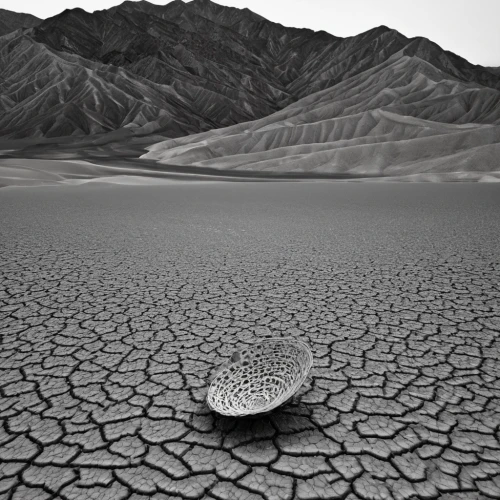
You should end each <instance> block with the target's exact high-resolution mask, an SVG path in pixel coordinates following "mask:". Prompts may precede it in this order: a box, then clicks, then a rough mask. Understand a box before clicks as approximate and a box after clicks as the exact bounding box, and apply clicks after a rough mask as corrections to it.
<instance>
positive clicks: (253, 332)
mask: <svg viewBox="0 0 500 500" xmlns="http://www.w3.org/2000/svg"><path fill="white" fill-rule="evenodd" d="M0 213H1V224H0V245H1V247H0V248H1V259H0V277H1V283H0V314H1V318H0V321H1V323H0V328H1V331H2V336H1V342H2V347H1V351H0V356H1V358H0V370H1V372H0V373H1V374H0V388H1V389H0V390H1V394H0V396H1V397H0V419H1V422H2V428H1V429H0V476H1V480H0V499H2V500H3V499H9V500H10V499H13V500H30V499H32V500H45V499H47V500H48V499H60V498H61V499H68V500H77V499H78V500H80V499H82V500H83V499H86V500H87V499H88V500H90V499H92V500H119V499H129V500H146V499H148V498H154V499H156V500H173V499H176V500H177V499H204V500H208V499H224V500H263V499H265V500H292V499H300V500H315V499H337V498H338V499H348V500H355V499H370V500H381V499H395V500H400V499H424V498H425V499H434V498H440V499H446V500H473V499H486V498H500V435H499V431H500V248H499V247H500V245H499V243H500V230H499V228H500V185H495V184H484V185H482V184H412V185H408V184H370V183H366V184H364V183H363V184H362V183H359V184H349V183H344V184H342V183H328V182H311V183H244V184H237V183H218V182H217V183H179V184H176V183H173V184H172V185H167V186H156V187H155V186H143V187H140V186H110V185H103V184H93V185H86V186H78V187H68V186H65V187H38V188H4V189H1V190H0ZM267 336H293V337H299V338H301V339H303V340H306V341H307V342H308V343H309V345H310V346H311V349H312V351H313V354H314V367H313V370H312V372H311V375H312V376H311V378H310V380H309V381H308V382H307V384H306V385H305V386H304V387H303V388H302V390H301V392H300V393H299V395H298V396H297V397H296V398H295V399H294V400H293V401H292V403H291V404H289V405H288V406H286V407H284V408H282V409H281V410H278V411H276V412H275V413H274V414H272V415H270V416H266V417H262V418H260V419H254V420H238V419H231V418H222V417H217V416H216V415H213V414H212V413H210V411H209V410H208V408H207V406H206V405H205V402H204V400H205V396H206V391H207V384H208V378H209V376H210V374H211V373H212V371H213V370H214V368H215V367H216V366H218V365H219V364H220V363H222V362H223V361H225V360H227V358H228V357H229V356H230V355H231V353H232V352H233V351H234V350H235V349H237V348H239V347H241V346H243V345H244V344H246V343H247V344H251V343H252V342H253V341H255V340H256V339H258V338H262V337H267Z"/></svg>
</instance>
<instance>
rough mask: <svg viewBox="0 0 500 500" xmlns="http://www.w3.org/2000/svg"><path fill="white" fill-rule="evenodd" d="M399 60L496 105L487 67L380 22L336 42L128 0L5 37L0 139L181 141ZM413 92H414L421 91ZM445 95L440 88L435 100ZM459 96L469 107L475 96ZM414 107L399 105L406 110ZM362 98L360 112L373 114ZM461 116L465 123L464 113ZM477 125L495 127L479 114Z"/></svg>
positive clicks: (202, 2)
mask: <svg viewBox="0 0 500 500" xmlns="http://www.w3.org/2000/svg"><path fill="white" fill-rule="evenodd" d="M398 59H400V60H419V61H422V63H424V62H425V63H426V64H428V65H430V67H432V72H433V74H437V75H438V77H437V78H434V80H433V81H436V83H437V82H438V81H439V80H440V79H443V80H446V81H449V82H450V83H449V86H450V88H451V87H453V86H454V85H462V86H464V85H465V87H467V86H471V88H475V89H477V91H478V92H479V93H480V94H481V96H482V95H483V94H484V95H489V96H491V99H494V96H495V95H497V94H496V93H497V90H496V89H498V88H500V78H499V76H498V74H495V72H494V71H489V70H487V69H486V68H481V67H478V66H473V65H471V64H469V63H468V62H467V61H465V60H464V59H462V58H460V57H458V56H455V55H454V54H451V53H449V52H445V51H443V50H442V49H440V48H439V47H438V46H437V45H435V44H433V43H432V42H429V41H428V40H426V39H421V38H417V39H411V40H409V39H407V38H406V37H404V36H403V35H401V34H400V33H398V32H397V31H394V30H390V29H389V28H386V27H379V28H376V29H373V30H370V31H368V32H366V33H362V34H360V35H358V36H355V37H350V38H345V39H343V38H338V37H335V36H333V35H330V34H327V33H325V32H318V33H315V32H313V31H310V30H306V29H295V28H286V27H283V26H281V25H279V24H276V23H272V22H269V21H267V20H265V19H264V18H262V17H261V16H259V15H257V14H255V13H253V12H251V11H249V10H248V9H242V10H240V9H235V8H230V7H223V6H220V5H217V4H215V3H213V2H210V1H209V0H194V1H192V2H189V3H183V2H182V1H180V0H176V1H174V2H171V3H169V4H167V5H164V6H160V5H153V4H150V3H148V2H125V3H123V4H121V5H119V6H117V7H114V8H112V9H109V10H105V11H98V12H95V13H93V14H90V13H87V12H85V11H83V10H81V9H73V10H66V11H64V12H63V13H61V14H60V15H58V16H55V17H53V18H50V19H47V20H45V21H43V22H42V23H41V24H39V25H38V26H36V27H33V28H31V29H28V30H23V31H16V32H14V33H10V34H8V35H5V36H3V37H0V74H1V75H2V79H1V80H0V136H3V137H8V138H24V137H33V136H35V137H42V136H44V137H58V136H68V135H75V136H79V135H86V134H102V133H107V132H111V131H114V130H117V129H123V128H127V129H129V130H130V131H131V133H133V134H134V135H147V134H151V133H157V134H162V135H163V136H165V137H169V138H178V137H181V136H185V135H187V134H194V133H199V132H204V131H208V130H211V129H215V128H221V127H228V126H232V125H236V124H239V123H242V122H248V121H251V120H255V119H262V118H264V117H268V116H270V115H272V114H273V113H276V112H280V110H282V109H283V108H285V107H286V106H289V105H291V104H293V103H296V102H297V101H298V100H300V99H304V98H307V96H311V95H313V94H315V93H318V92H320V94H318V95H321V92H322V91H325V90H326V89H330V88H332V89H335V88H337V87H338V88H339V89H341V88H342V87H341V85H342V84H344V82H348V81H349V82H352V81H356V80H353V78H354V79H356V77H359V76H360V75H364V74H365V73H366V72H367V71H368V72H370V71H375V72H376V74H377V75H379V77H377V78H381V81H383V82H384V81H386V80H387V78H389V76H390V75H389V74H388V72H391V71H393V69H392V66H391V65H392V64H394V61H396V60H398ZM389 61H391V62H390V63H388V62H389ZM384 68H385V69H384ZM384 71H385V73H384ZM380 72H382V73H380ZM380 75H382V76H380ZM384 75H385V76H384ZM411 75H413V76H414V78H416V79H418V75H417V74H416V73H411ZM339 85H340V87H339ZM388 85H389V84H388ZM415 85H416V87H415V88H416V89H417V90H411V92H420V90H418V89H420V87H419V86H418V84H417V83H415ZM442 87H443V86H442V85H441V87H440V88H442ZM377 88H380V85H378V84H377ZM460 88H462V87H460ZM408 90H409V91H410V89H409V87H408ZM480 91H482V92H480ZM339 92H340V91H339ZM339 92H336V93H334V95H335V99H337V100H338V99H340V98H341V94H340V93H339ZM419 95H420V94H417V97H416V98H415V99H414V100H415V102H413V104H412V105H411V106H410V108H411V110H409V111H408V113H411V114H412V116H416V115H418V116H420V117H422V116H424V115H425V111H424V109H423V108H422V106H423V107H424V108H426V106H427V100H425V101H422V99H420V98H419V97H418V96H419ZM474 95H475V94H474ZM478 95H479V94H478ZM447 96H448V94H446V90H443V91H442V94H441V98H444V97H447ZM448 97H449V96H448ZM461 99H462V98H461ZM463 99H464V100H465V101H467V103H468V104H467V105H468V106H469V107H473V108H474V105H473V104H472V103H471V102H470V100H471V99H473V95H472V94H470V95H467V96H466V97H463ZM467 99H468V100H467ZM411 100H412V99H411V98H407V99H406V101H405V103H403V104H404V105H406V106H407V107H408V106H409V102H410V101H411ZM299 102H303V101H299ZM363 102H364V101H363ZM363 102H361V103H360V104H359V110H360V111H362V110H364V111H367V110H368V109H372V108H370V106H368V107H367V108H366V109H365V108H363ZM417 102H420V105H417V104H416V103H417ZM439 102H441V101H439ZM461 102H462V101H460V100H456V101H453V103H454V104H453V106H454V109H455V111H454V114H453V117H454V118H453V121H456V120H459V119H460V118H456V115H457V114H460V111H459V108H460V106H461V104H460V103H461ZM481 102H482V101H481ZM403 104H402V105H403ZM336 106H337V107H336V109H337V108H339V109H340V108H342V107H343V104H338V105H336ZM419 106H420V107H419ZM436 106H438V107H439V106H442V107H444V106H447V104H445V103H444V101H443V102H441V104H436V103H435V102H434V101H433V103H432V105H431V108H429V110H428V111H427V114H429V115H433V116H434V115H436V113H438V112H437V111H436V109H437V108H436ZM334 107H335V106H334ZM291 109H293V110H296V109H297V108H296V105H294V106H293V107H292V108H291ZM408 109H409V108H408ZM292 112H293V113H295V111H292ZM397 112H398V113H400V114H403V113H405V112H406V111H405V109H403V108H401V109H399V111H397ZM445 114H446V113H441V114H440V116H441V118H440V120H441V121H444V122H446V120H447V119H446V118H444V115H445ZM278 116H281V115H278ZM340 116H341V115H338V114H335V113H333V114H332V117H337V118H339V117H340ZM462 120H465V122H467V115H464V116H463V117H462ZM474 120H475V122H476V123H493V122H492V120H493V118H492V117H491V116H489V115H488V112H487V111H486V110H484V112H482V113H479V114H477V116H474Z"/></svg>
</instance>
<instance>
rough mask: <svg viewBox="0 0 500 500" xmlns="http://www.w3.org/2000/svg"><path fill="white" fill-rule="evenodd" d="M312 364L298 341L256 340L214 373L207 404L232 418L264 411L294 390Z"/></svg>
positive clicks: (283, 401)
mask: <svg viewBox="0 0 500 500" xmlns="http://www.w3.org/2000/svg"><path fill="white" fill-rule="evenodd" d="M312 364H313V357H312V354H311V351H310V349H309V347H308V346H307V344H305V343H304V342H301V341H300V340H296V339H292V338H273V339H266V340H263V341H261V342H258V343H256V344H254V345H252V346H251V347H248V348H245V349H243V350H241V351H237V352H235V353H234V354H233V355H232V357H231V360H230V364H229V366H226V367H225V368H223V369H222V370H221V371H220V372H219V373H218V374H217V376H216V377H215V378H214V380H213V381H212V383H211V385H210V388H209V390H208V395H207V403H208V406H209V407H210V409H212V410H214V411H216V412H217V413H220V414H221V415H226V416H233V417H243V416H247V415H257V414H261V413H268V412H269V411H271V410H274V409H275V408H277V407H278V406H281V405H282V404H283V403H285V402H286V401H288V400H289V399H290V398H291V397H292V396H293V395H294V394H295V393H296V392H297V390H298V389H299V388H300V386H301V385H302V384H303V383H304V380H305V379H306V377H307V375H308V373H309V370H310V369H311V367H312Z"/></svg>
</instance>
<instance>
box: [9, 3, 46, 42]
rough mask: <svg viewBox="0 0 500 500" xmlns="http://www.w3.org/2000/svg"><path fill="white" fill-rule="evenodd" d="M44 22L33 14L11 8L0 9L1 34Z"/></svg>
mask: <svg viewBox="0 0 500 500" xmlns="http://www.w3.org/2000/svg"><path fill="white" fill-rule="evenodd" d="M41 22H42V20H41V19H38V17H35V16H32V15H31V14H21V13H19V12H11V11H10V10H5V9H0V36H3V35H7V34H8V33H11V32H12V31H16V30H18V29H22V28H32V27H33V26H38V25H39V24H40V23H41Z"/></svg>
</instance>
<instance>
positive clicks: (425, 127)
mask: <svg viewBox="0 0 500 500" xmlns="http://www.w3.org/2000/svg"><path fill="white" fill-rule="evenodd" d="M144 158H147V159H155V160H157V161H159V162H161V163H171V164H177V165H196V166H202V167H211V168H219V169H237V170H259V171H292V172H316V173H318V172H321V173H352V174H356V175H359V174H367V175H394V174H401V175H403V174H404V175H406V174H411V173H421V172H429V171H430V172H452V171H495V170H500V162H499V160H498V159H499V158H500V92H499V91H497V90H495V89H492V88H487V87H484V86H481V85H479V84H477V83H465V82H460V81H457V80H455V79H453V78H452V77H450V76H449V75H447V74H446V73H444V72H442V71H441V70H439V69H437V68H436V67H434V66H433V65H431V64H429V63H428V62H426V61H423V60H422V59H420V58H419V57H417V56H409V55H407V54H406V53H405V52H404V51H400V52H399V53H397V54H395V55H394V56H392V57H391V58H389V59H388V60H387V61H386V62H384V63H382V64H380V65H379V66H377V67H376V68H372V69H370V70H368V71H365V72H363V73H362V74H360V75H356V76H353V77H351V78H348V79H347V80H345V81H343V82H341V83H339V84H337V85H335V86H334V87H332V88H329V89H326V90H323V91H320V92H317V93H315V94H313V95H311V96H308V97H306V98H304V99H301V100H300V101H298V102H297V103H294V104H292V105H291V106H288V107H287V108H285V109H283V110H282V111H279V112H277V113H274V114H273V115H271V116H269V117H266V118H264V119H261V120H257V121H254V122H250V123H246V124H240V125H235V126H233V127H228V128H226V129H220V130H215V131H211V132H207V133H203V134H198V135H194V136H190V137H184V138H180V139H173V140H168V141H164V142H162V143H159V144H156V145H153V146H151V147H150V148H149V153H147V154H146V155H144Z"/></svg>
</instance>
